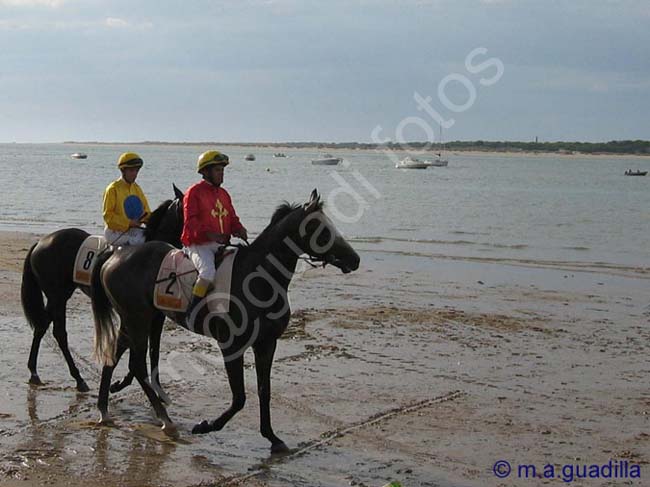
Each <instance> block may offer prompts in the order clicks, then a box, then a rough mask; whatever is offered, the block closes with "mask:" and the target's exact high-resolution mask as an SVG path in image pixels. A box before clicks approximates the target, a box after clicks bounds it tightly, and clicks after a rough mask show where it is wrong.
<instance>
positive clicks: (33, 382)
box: [29, 375, 43, 386]
mask: <svg viewBox="0 0 650 487" xmlns="http://www.w3.org/2000/svg"><path fill="white" fill-rule="evenodd" d="M29 383H30V384H31V385H33V386H42V385H43V382H42V381H41V379H40V377H38V376H37V375H32V376H31V377H30V378H29Z"/></svg>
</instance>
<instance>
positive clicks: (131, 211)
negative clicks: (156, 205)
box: [124, 194, 144, 220]
mask: <svg viewBox="0 0 650 487" xmlns="http://www.w3.org/2000/svg"><path fill="white" fill-rule="evenodd" d="M124 213H125V214H126V217H127V218H128V219H129V220H139V219H140V218H141V217H142V214H143V213H144V206H143V205H142V200H141V199H140V198H138V197H137V196H136V195H134V194H132V195H131V196H128V197H127V198H126V199H125V200H124Z"/></svg>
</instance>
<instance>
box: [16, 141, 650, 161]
mask: <svg viewBox="0 0 650 487" xmlns="http://www.w3.org/2000/svg"><path fill="white" fill-rule="evenodd" d="M5 144H9V143H5ZM15 144H16V145H41V144H42V145H48V144H54V145H70V146H88V147H92V146H110V145H117V146H153V147H155V146H159V147H164V146H175V147H197V148H205V147H215V146H222V147H237V148H242V149H251V148H257V149H272V150H282V151H292V150H313V151H321V152H322V151H328V152H334V151H335V152H348V153H349V152H358V151H369V152H370V151H372V152H378V153H383V152H397V153H412V154H419V155H422V156H425V155H431V154H434V155H435V154H437V153H438V152H443V153H444V154H445V155H449V154H451V155H459V156H461V155H470V156H485V155H498V156H501V155H502V156H506V157H517V156H519V157H560V158H581V159H584V158H601V159H602V158H612V157H614V158H633V159H638V160H646V161H647V160H650V153H648V154H639V153H632V152H630V153H619V152H594V153H590V152H579V151H542V150H535V151H530V150H477V149H467V150H465V149H458V148H451V149H450V148H445V149H440V148H438V147H436V148H434V149H430V150H425V151H422V150H417V149H414V150H411V149H408V148H403V147H399V146H398V147H390V148H380V147H340V145H338V144H336V143H335V144H328V143H322V144H320V143H305V144H301V143H295V144H293V143H290V144H287V143H282V142H277V143H275V142H271V143H257V142H250V143H247V142H162V141H156V142H147V141H138V142H76V141H66V142H19V143H18V142H16V143H15Z"/></svg>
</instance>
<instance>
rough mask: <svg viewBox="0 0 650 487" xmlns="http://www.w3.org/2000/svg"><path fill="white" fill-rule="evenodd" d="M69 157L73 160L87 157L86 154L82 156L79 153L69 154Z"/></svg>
mask: <svg viewBox="0 0 650 487" xmlns="http://www.w3.org/2000/svg"><path fill="white" fill-rule="evenodd" d="M70 157H72V158H73V159H86V158H87V157H88V156H87V155H86V154H82V153H81V152H75V153H74V154H70Z"/></svg>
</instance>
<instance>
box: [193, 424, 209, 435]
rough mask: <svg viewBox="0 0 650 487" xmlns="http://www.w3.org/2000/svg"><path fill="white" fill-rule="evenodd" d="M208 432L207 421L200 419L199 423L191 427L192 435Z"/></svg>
mask: <svg viewBox="0 0 650 487" xmlns="http://www.w3.org/2000/svg"><path fill="white" fill-rule="evenodd" d="M209 432H210V423H208V422H207V421H201V422H200V423H199V424H197V425H196V426H194V428H192V434H193V435H202V434H205V433H209Z"/></svg>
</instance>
